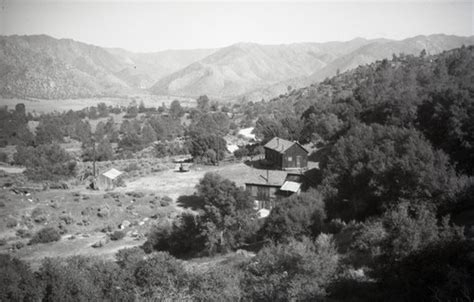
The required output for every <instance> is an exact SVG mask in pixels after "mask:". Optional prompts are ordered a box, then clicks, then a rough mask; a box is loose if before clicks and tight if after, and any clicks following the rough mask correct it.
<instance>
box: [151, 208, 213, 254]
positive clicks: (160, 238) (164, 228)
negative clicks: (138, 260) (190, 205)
mask: <svg viewBox="0 0 474 302" xmlns="http://www.w3.org/2000/svg"><path fill="white" fill-rule="evenodd" d="M201 224H202V222H201V218H200V216H196V215H194V214H192V213H187V212H183V213H182V214H181V215H180V216H178V217H177V218H176V219H175V220H174V222H173V223H172V224H171V225H168V224H160V225H157V226H154V227H153V228H152V230H151V231H150V232H149V233H148V236H147V242H146V243H145V246H146V247H147V250H148V251H151V250H152V249H154V250H157V251H167V252H169V253H170V254H171V255H173V256H175V257H188V256H191V255H197V254H199V253H200V252H201V251H202V250H203V249H204V237H203V234H202V227H201Z"/></svg>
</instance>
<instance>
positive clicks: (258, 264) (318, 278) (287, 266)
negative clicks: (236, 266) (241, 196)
mask: <svg viewBox="0 0 474 302" xmlns="http://www.w3.org/2000/svg"><path fill="white" fill-rule="evenodd" d="M338 259H339V256H338V255H337V252H336V248H335V246H334V243H333V242H332V239H331V237H330V236H328V235H324V234H321V235H320V236H319V237H318V238H317V239H316V241H315V242H313V241H311V240H309V239H307V238H304V239H303V240H302V241H296V240H291V241H290V242H289V243H286V244H278V245H270V246H268V247H265V248H263V249H262V250H261V251H260V252H259V253H258V254H257V256H256V257H255V258H253V259H252V260H251V262H250V263H249V264H247V265H246V266H245V267H244V271H245V276H244V278H243V287H244V293H245V295H246V298H247V299H249V300H253V301H290V300H295V301H302V300H303V301H314V300H318V299H323V298H324V296H326V294H327V293H326V288H327V286H328V285H329V284H330V283H331V281H332V280H333V278H334V277H335V276H336V271H337V268H338V261H339V260H338Z"/></svg>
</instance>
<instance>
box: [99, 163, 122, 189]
mask: <svg viewBox="0 0 474 302" xmlns="http://www.w3.org/2000/svg"><path fill="white" fill-rule="evenodd" d="M122 174H123V172H121V171H119V170H117V169H114V168H112V169H110V170H108V171H107V172H104V173H102V174H100V175H99V177H98V178H97V187H98V189H99V190H102V191H107V190H112V189H113V188H115V187H116V185H117V183H118V181H119V179H120V177H121V175H122Z"/></svg>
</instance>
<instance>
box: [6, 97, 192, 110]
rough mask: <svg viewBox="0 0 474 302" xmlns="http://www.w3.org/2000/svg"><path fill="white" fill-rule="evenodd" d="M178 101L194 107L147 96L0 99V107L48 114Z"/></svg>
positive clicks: (178, 98) (168, 99)
mask: <svg viewBox="0 0 474 302" xmlns="http://www.w3.org/2000/svg"><path fill="white" fill-rule="evenodd" d="M176 99H177V100H179V101H180V103H181V106H183V107H195V106H196V101H195V100H194V99H191V98H183V97H172V96H156V95H149V94H140V95H131V96H127V97H123V98H113V97H103V98H84V99H66V100H42V99H18V98H0V106H8V108H9V109H13V108H15V105H16V104H18V103H23V104H25V106H26V111H27V112H37V113H49V112H54V111H57V112H62V111H68V110H81V109H83V108H86V107H90V106H95V105H97V104H98V103H105V104H106V105H111V106H115V105H119V106H128V105H129V104H130V103H131V102H132V101H133V100H136V102H137V104H139V103H140V102H141V101H143V103H144V104H145V106H147V107H159V106H161V105H162V104H165V105H166V106H167V107H169V105H170V104H171V102H173V101H174V100H176Z"/></svg>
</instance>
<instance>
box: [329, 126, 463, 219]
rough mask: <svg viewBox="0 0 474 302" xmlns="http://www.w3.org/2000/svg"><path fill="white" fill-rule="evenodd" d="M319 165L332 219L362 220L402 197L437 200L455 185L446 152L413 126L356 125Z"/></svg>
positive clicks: (452, 191)
mask: <svg viewBox="0 0 474 302" xmlns="http://www.w3.org/2000/svg"><path fill="white" fill-rule="evenodd" d="M322 167H323V171H324V181H323V185H322V186H321V189H322V190H323V192H324V195H325V197H326V209H327V210H328V214H329V216H330V217H331V218H334V217H340V218H343V219H345V220H350V219H354V218H356V219H364V218H366V217H368V216H371V215H377V214H381V213H382V212H383V211H384V210H385V209H386V208H388V207H390V206H391V205H393V204H396V203H398V202H400V201H402V200H410V201H413V202H417V200H430V201H431V202H433V203H434V204H435V205H442V204H446V203H448V202H450V201H452V200H453V199H454V196H455V194H456V192H457V190H458V188H457V184H456V181H457V178H456V174H455V173H454V170H453V168H452V167H451V166H450V164H449V161H448V158H447V156H446V155H445V154H444V153H442V152H439V151H435V150H433V149H432V147H431V145H430V144H429V143H428V142H426V141H425V140H424V139H423V137H422V136H421V135H420V133H418V132H417V131H416V130H413V129H402V128H396V127H388V126H380V125H371V126H365V125H359V126H357V127H355V128H353V129H352V130H350V131H349V133H348V134H347V135H345V136H344V137H342V138H340V139H339V140H338V142H337V143H336V144H335V145H334V147H333V148H332V150H331V152H330V154H329V159H328V161H327V162H325V163H323V164H322Z"/></svg>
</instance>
